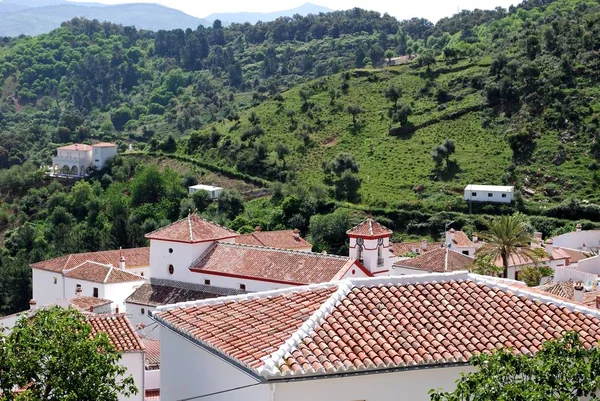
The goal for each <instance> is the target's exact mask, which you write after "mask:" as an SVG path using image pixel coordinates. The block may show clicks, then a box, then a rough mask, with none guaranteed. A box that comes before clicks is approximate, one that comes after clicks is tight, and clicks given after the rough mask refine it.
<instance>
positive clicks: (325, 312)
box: [257, 281, 354, 376]
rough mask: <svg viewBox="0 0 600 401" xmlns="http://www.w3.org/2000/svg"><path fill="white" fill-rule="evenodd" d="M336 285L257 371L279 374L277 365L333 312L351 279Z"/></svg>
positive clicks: (348, 290)
mask: <svg viewBox="0 0 600 401" xmlns="http://www.w3.org/2000/svg"><path fill="white" fill-rule="evenodd" d="M337 285H338V289H337V290H336V291H335V292H334V293H333V294H331V295H330V296H329V298H327V299H326V300H325V301H324V302H323V303H322V304H321V306H320V307H319V308H318V309H317V310H315V311H314V312H313V314H312V315H310V317H309V318H308V319H306V320H305V321H304V323H302V325H301V326H300V327H299V328H298V329H297V330H296V331H295V332H294V333H292V335H291V336H290V338H288V339H287V340H286V341H285V342H284V343H283V344H282V345H281V346H280V347H279V349H278V350H277V351H275V352H273V353H272V354H271V356H270V357H268V358H266V359H265V360H264V365H263V366H262V367H260V368H258V369H257V370H258V373H260V374H266V375H267V376H270V375H277V374H281V371H280V370H279V366H281V365H282V364H284V363H285V358H286V357H287V356H289V355H291V353H292V351H293V350H294V349H295V348H297V347H298V345H299V344H300V342H301V341H303V340H304V338H305V337H307V336H308V335H310V332H311V331H313V330H314V329H315V328H317V326H319V324H321V322H323V321H324V320H325V318H326V317H327V316H329V315H330V314H331V312H333V309H334V308H335V307H337V306H338V305H339V304H340V303H341V302H342V301H343V300H344V298H346V296H347V295H348V294H349V293H350V291H351V290H352V288H354V285H352V282H351V281H341V282H339V283H338V284H337ZM315 372H319V371H317V370H314V369H313V372H311V373H315Z"/></svg>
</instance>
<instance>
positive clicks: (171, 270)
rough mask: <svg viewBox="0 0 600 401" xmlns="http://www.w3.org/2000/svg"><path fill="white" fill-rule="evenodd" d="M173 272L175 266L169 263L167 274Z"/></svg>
mask: <svg viewBox="0 0 600 401" xmlns="http://www.w3.org/2000/svg"><path fill="white" fill-rule="evenodd" d="M174 272H175V268H174V267H173V265H169V274H173V273H174Z"/></svg>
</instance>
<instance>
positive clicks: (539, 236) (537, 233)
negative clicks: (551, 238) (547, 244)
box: [533, 231, 542, 243]
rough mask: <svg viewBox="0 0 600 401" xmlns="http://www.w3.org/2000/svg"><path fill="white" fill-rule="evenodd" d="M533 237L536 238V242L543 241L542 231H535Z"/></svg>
mask: <svg viewBox="0 0 600 401" xmlns="http://www.w3.org/2000/svg"><path fill="white" fill-rule="evenodd" d="M533 239H534V240H535V242H538V243H541V242H542V233H541V232H539V231H536V232H534V233H533Z"/></svg>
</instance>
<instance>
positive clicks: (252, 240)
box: [235, 230, 312, 249]
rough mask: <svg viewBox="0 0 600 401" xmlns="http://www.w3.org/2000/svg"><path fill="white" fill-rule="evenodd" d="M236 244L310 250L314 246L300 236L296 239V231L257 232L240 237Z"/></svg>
mask: <svg viewBox="0 0 600 401" xmlns="http://www.w3.org/2000/svg"><path fill="white" fill-rule="evenodd" d="M235 243H236V244H241V245H254V246H266V247H269V248H281V249H307V248H308V249H310V248H312V244H311V243H310V242H308V241H306V240H305V239H304V238H301V237H300V236H298V237H296V235H295V233H294V230H281V231H255V232H253V233H250V234H243V235H240V236H239V237H237V238H236V239H235Z"/></svg>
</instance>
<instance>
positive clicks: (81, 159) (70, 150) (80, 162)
mask: <svg viewBox="0 0 600 401" xmlns="http://www.w3.org/2000/svg"><path fill="white" fill-rule="evenodd" d="M56 153H57V154H56V156H54V157H53V158H52V173H53V174H55V175H68V176H78V177H83V176H85V175H86V174H87V171H88V169H89V168H91V167H93V168H95V169H97V170H100V169H102V168H104V166H105V165H106V162H107V161H108V160H110V159H112V158H113V157H115V156H116V155H117V145H116V144H114V143H108V142H101V143H97V144H94V145H84V144H81V143H75V144H73V145H67V146H61V147H60V148H58V149H56Z"/></svg>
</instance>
